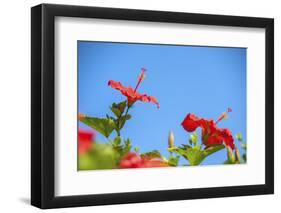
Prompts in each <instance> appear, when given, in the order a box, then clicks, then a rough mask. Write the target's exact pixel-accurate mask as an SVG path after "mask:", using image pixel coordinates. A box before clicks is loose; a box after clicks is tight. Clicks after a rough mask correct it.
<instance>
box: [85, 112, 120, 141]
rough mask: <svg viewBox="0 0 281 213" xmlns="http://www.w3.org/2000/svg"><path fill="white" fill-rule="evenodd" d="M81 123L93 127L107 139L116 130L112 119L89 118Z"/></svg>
mask: <svg viewBox="0 0 281 213" xmlns="http://www.w3.org/2000/svg"><path fill="white" fill-rule="evenodd" d="M80 121H81V122H83V123H84V124H86V125H88V126H89V127H92V128H93V129H95V130H96V131H98V132H99V133H101V134H102V135H104V136H105V137H107V138H108V137H109V135H110V134H111V133H112V131H113V130H114V128H115V123H114V121H113V119H111V118H96V117H88V116H87V117H85V118H83V119H81V120H80Z"/></svg>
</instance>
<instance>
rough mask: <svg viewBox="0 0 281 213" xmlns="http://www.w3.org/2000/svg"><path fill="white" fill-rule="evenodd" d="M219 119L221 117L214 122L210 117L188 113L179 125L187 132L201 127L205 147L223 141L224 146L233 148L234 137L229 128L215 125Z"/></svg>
mask: <svg viewBox="0 0 281 213" xmlns="http://www.w3.org/2000/svg"><path fill="white" fill-rule="evenodd" d="M225 116H226V115H225V114H224V117H225ZM221 120H222V118H221V117H220V118H219V119H218V121H217V122H214V120H212V119H203V118H198V117H197V116H196V115H194V114H190V113H189V114H187V116H186V117H185V119H184V120H183V122H182V124H181V125H182V126H183V128H184V129H185V130H186V131H188V132H193V131H195V130H196V129H197V128H198V127H201V128H202V141H203V144H205V145H206V146H207V147H208V146H213V145H219V144H222V143H223V142H224V143H225V145H226V146H229V147H230V148H231V149H234V139H233V137H232V133H231V132H230V130H229V129H226V128H218V127H217V125H216V124H217V123H218V122H219V121H221Z"/></svg>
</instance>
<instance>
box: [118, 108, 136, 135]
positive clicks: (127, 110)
mask: <svg viewBox="0 0 281 213" xmlns="http://www.w3.org/2000/svg"><path fill="white" fill-rule="evenodd" d="M131 107H132V105H129V103H128V102H127V109H126V112H125V117H126V116H127V115H128V112H129V109H130V108H131ZM122 115H123V113H122V114H121V115H120V116H119V117H118V118H117V125H118V130H117V129H116V132H117V136H120V129H119V124H120V118H121V117H122ZM124 125H125V124H124Z"/></svg>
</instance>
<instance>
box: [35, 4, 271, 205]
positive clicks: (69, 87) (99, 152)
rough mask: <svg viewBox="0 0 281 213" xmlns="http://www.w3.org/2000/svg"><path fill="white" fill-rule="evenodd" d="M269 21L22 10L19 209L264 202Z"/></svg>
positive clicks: (268, 188)
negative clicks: (27, 191) (23, 152)
mask: <svg viewBox="0 0 281 213" xmlns="http://www.w3.org/2000/svg"><path fill="white" fill-rule="evenodd" d="M273 30H274V21H273V19H270V18H256V17H238V16H222V15H209V14H193V13H176V12H164V11H148V10H129V9H113V8H100V7H85V6H66V5H51V4H42V5H38V6H35V7H33V8H32V9H31V39H32V40H31V41H32V42H31V43H32V47H31V50H32V55H31V58H32V63H31V64H32V66H31V72H32V74H31V76H32V81H31V82H32V140H31V147H32V150H31V151H32V155H31V167H32V169H31V170H32V171H31V178H32V179H31V185H32V186H31V203H32V205H34V206H37V207H40V208H58V207H74V206H87V205H105V204H121V203H136V202H153V201H168V200H181V199H197V198H214V197H226V196H243V195H258V194H271V193H273V191H274V155H273V154H274V151H273V145H274V144H273V139H274V85H273V84H274V31H273Z"/></svg>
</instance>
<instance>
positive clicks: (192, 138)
mask: <svg viewBox="0 0 281 213" xmlns="http://www.w3.org/2000/svg"><path fill="white" fill-rule="evenodd" d="M197 143H198V134H197V133H196V132H193V133H192V134H191V135H190V139H189V144H190V145H192V144H194V145H196V144H197Z"/></svg>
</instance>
